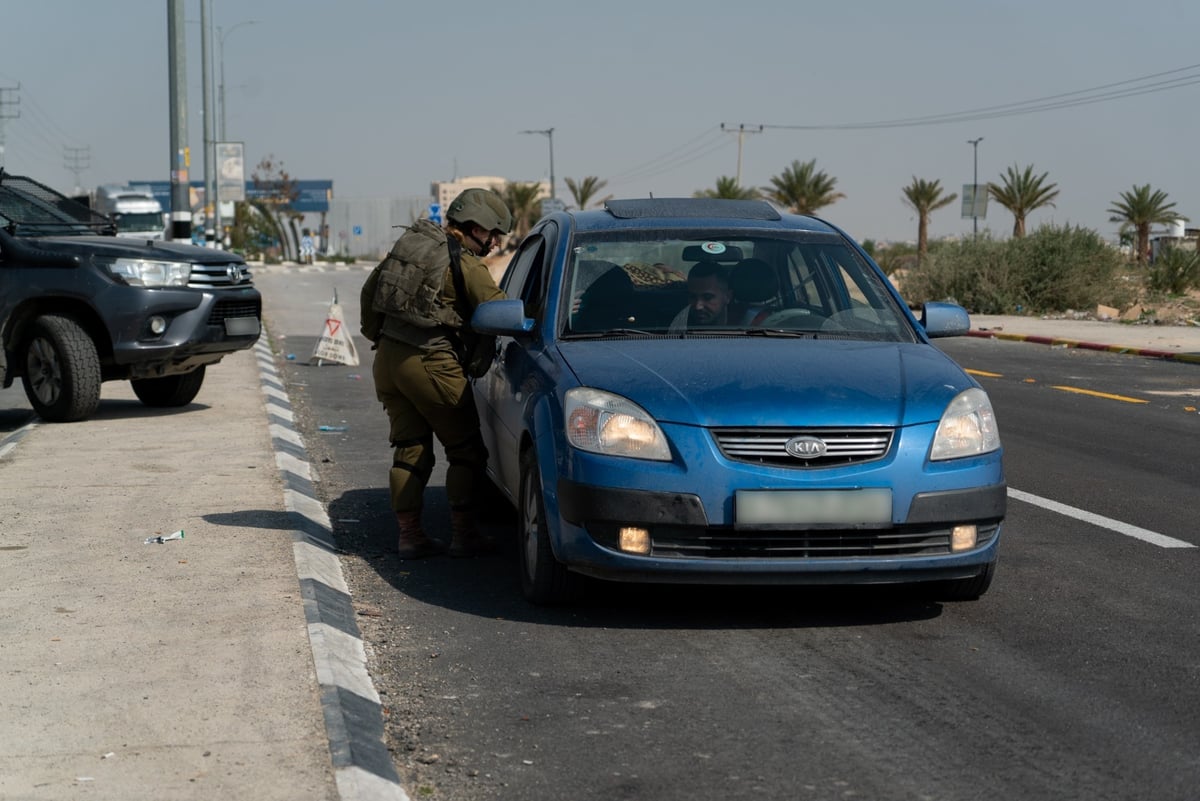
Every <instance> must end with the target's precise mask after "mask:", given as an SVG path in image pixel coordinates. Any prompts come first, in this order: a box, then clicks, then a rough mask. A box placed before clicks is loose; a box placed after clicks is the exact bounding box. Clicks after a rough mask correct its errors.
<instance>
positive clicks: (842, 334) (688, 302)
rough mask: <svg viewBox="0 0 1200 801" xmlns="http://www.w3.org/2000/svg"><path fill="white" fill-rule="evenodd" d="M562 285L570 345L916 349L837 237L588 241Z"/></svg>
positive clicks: (884, 291) (864, 267)
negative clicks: (853, 344) (842, 344)
mask: <svg viewBox="0 0 1200 801" xmlns="http://www.w3.org/2000/svg"><path fill="white" fill-rule="evenodd" d="M563 280H564V283H563V290H564V291H563V293H562V294H563V298H564V304H566V309H565V314H564V315H563V317H564V320H565V322H564V324H563V327H562V331H563V335H564V336H566V337H576V336H577V337H602V336H628V335H631V334H647V335H663V336H687V335H693V334H705V335H726V336H746V335H756V336H818V337H820V338H837V339H870V340H878V341H889V342H914V341H917V340H916V334H915V333H914V331H913V329H912V326H911V325H910V324H909V322H908V318H907V317H906V316H905V314H904V312H903V310H902V309H901V308H900V306H899V305H898V304H897V302H896V300H895V299H894V297H893V296H892V294H891V293H890V292H889V291H888V288H887V286H886V285H885V282H884V280H883V279H882V278H881V277H880V276H879V275H878V273H876V271H875V270H874V269H873V268H872V267H871V266H870V265H869V264H868V263H867V262H866V261H864V260H863V259H862V258H861V257H860V256H859V255H858V254H857V253H856V252H855V251H854V250H852V249H851V248H850V247H848V246H847V245H846V243H845V241H844V240H842V239H841V238H840V237H837V236H831V235H823V234H795V235H788V234H786V233H771V234H765V235H763V234H759V233H757V232H756V233H754V234H753V235H747V234H745V233H740V234H732V235H720V234H716V233H713V232H705V234H704V235H703V236H700V237H697V236H694V235H664V234H663V232H630V231H623V232H620V233H612V232H605V233H603V234H581V235H579V236H578V237H577V238H576V241H575V243H574V247H573V248H572V252H571V254H570V260H569V263H568V264H567V266H566V270H565V273H564V276H563Z"/></svg>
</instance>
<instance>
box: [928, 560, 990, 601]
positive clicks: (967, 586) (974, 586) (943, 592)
mask: <svg viewBox="0 0 1200 801" xmlns="http://www.w3.org/2000/svg"><path fill="white" fill-rule="evenodd" d="M995 574H996V560H994V559H993V560H992V561H991V562H988V564H987V567H985V568H984V569H983V570H982V571H980V573H979V575H977V576H972V577H971V578H965V579H951V580H947V581H937V582H934V583H933V587H932V590H933V596H934V597H935V598H936V599H937V600H939V601H978V600H979V599H980V598H981V597H983V594H984V593H985V592H987V591H988V587H991V586H992V576H994V575H995Z"/></svg>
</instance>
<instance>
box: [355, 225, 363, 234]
mask: <svg viewBox="0 0 1200 801" xmlns="http://www.w3.org/2000/svg"><path fill="white" fill-rule="evenodd" d="M354 235H355V236H362V226H361V225H356V226H354Z"/></svg>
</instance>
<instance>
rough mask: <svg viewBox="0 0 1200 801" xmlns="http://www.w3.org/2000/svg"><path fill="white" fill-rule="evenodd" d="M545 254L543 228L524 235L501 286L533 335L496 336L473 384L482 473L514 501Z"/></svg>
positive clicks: (537, 334) (542, 301) (541, 302)
mask: <svg viewBox="0 0 1200 801" xmlns="http://www.w3.org/2000/svg"><path fill="white" fill-rule="evenodd" d="M548 252H549V247H548V244H547V239H546V236H545V228H542V229H539V230H538V231H535V232H532V233H530V234H529V235H528V236H527V237H526V238H525V240H524V241H523V242H522V243H521V247H520V249H519V250H518V251H517V253H516V255H515V256H514V257H513V261H512V264H511V265H510V267H509V269H508V270H507V271H506V272H505V274H504V278H503V279H502V281H501V289H503V290H504V293H505V295H506V296H508V297H509V298H513V299H517V298H519V299H520V300H521V301H523V303H524V306H525V316H526V317H532V318H533V319H534V320H535V321H537V326H535V334H534V335H533V336H532V337H531V338H523V339H520V340H518V339H515V338H513V337H498V338H497V340H496V357H495V359H493V361H492V364H491V366H490V367H489V368H488V371H487V372H486V373H485V374H484V375H483V376H481V377H480V378H479V379H478V380H477V381H476V382H475V384H474V390H475V401H476V406H477V408H478V409H479V416H480V429H481V432H482V434H483V441H484V444H485V445H487V448H488V471H489V472H490V473H491V474H492V476H493V478H494V479H495V480H496V481H497V482H498V483H499V484H501V486H504V487H505V488H507V489H508V490H509V491H510V492H512V493H513V496H514V497H515V494H516V491H517V488H518V482H519V481H520V452H519V445H520V442H519V436H520V431H521V418H522V413H523V409H524V403H525V401H526V399H527V397H528V393H526V392H524V391H523V384H524V383H525V378H526V376H527V375H528V373H529V369H530V366H531V357H530V355H529V353H528V350H529V349H530V348H533V349H537V348H540V342H541V336H540V329H541V323H542V319H543V311H544V308H545V275H546V266H545V261H546V256H547V253H548Z"/></svg>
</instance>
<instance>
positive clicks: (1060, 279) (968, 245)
mask: <svg viewBox="0 0 1200 801" xmlns="http://www.w3.org/2000/svg"><path fill="white" fill-rule="evenodd" d="M1120 267H1121V256H1120V254H1119V253H1117V251H1115V250H1113V249H1112V248H1110V247H1109V246H1108V245H1107V244H1106V243H1105V242H1104V240H1103V239H1102V238H1101V237H1100V235H1099V234H1097V233H1096V232H1095V231H1091V230H1089V229H1086V228H1080V227H1072V226H1066V227H1061V228H1060V227H1057V226H1053V225H1047V226H1042V227H1041V228H1039V229H1038V230H1037V231H1035V232H1034V233H1033V234H1031V235H1029V236H1026V237H1021V238H1014V239H1009V240H1006V241H1003V242H999V241H996V240H994V239H992V237H991V236H990V234H985V235H983V236H981V237H979V238H977V239H975V238H972V239H965V240H963V241H961V242H957V243H944V244H942V245H941V246H939V247H938V248H936V249H931V250H930V253H929V256H928V257H927V258H926V259H924V260H923V261H922V262H921V265H920V267H918V268H916V269H914V270H912V271H911V272H910V273H909V274H908V275H906V276H905V279H904V286H903V290H904V295H905V299H906V300H907V301H908V302H909V303H910V304H914V305H917V304H921V303H925V302H926V301H931V300H949V301H951V302H954V303H958V304H960V305H962V306H964V307H965V308H966V309H967V310H968V311H971V312H974V313H976V314H1012V313H1014V312H1018V311H1026V312H1030V313H1047V312H1057V311H1065V310H1067V309H1086V308H1091V307H1094V306H1095V305H1096V304H1098V303H1103V304H1106V305H1114V306H1121V305H1124V304H1126V303H1128V302H1130V301H1132V297H1133V292H1132V291H1131V289H1130V288H1129V287H1128V286H1127V285H1125V284H1123V283H1122V282H1121V281H1120V278H1119V270H1120Z"/></svg>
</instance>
